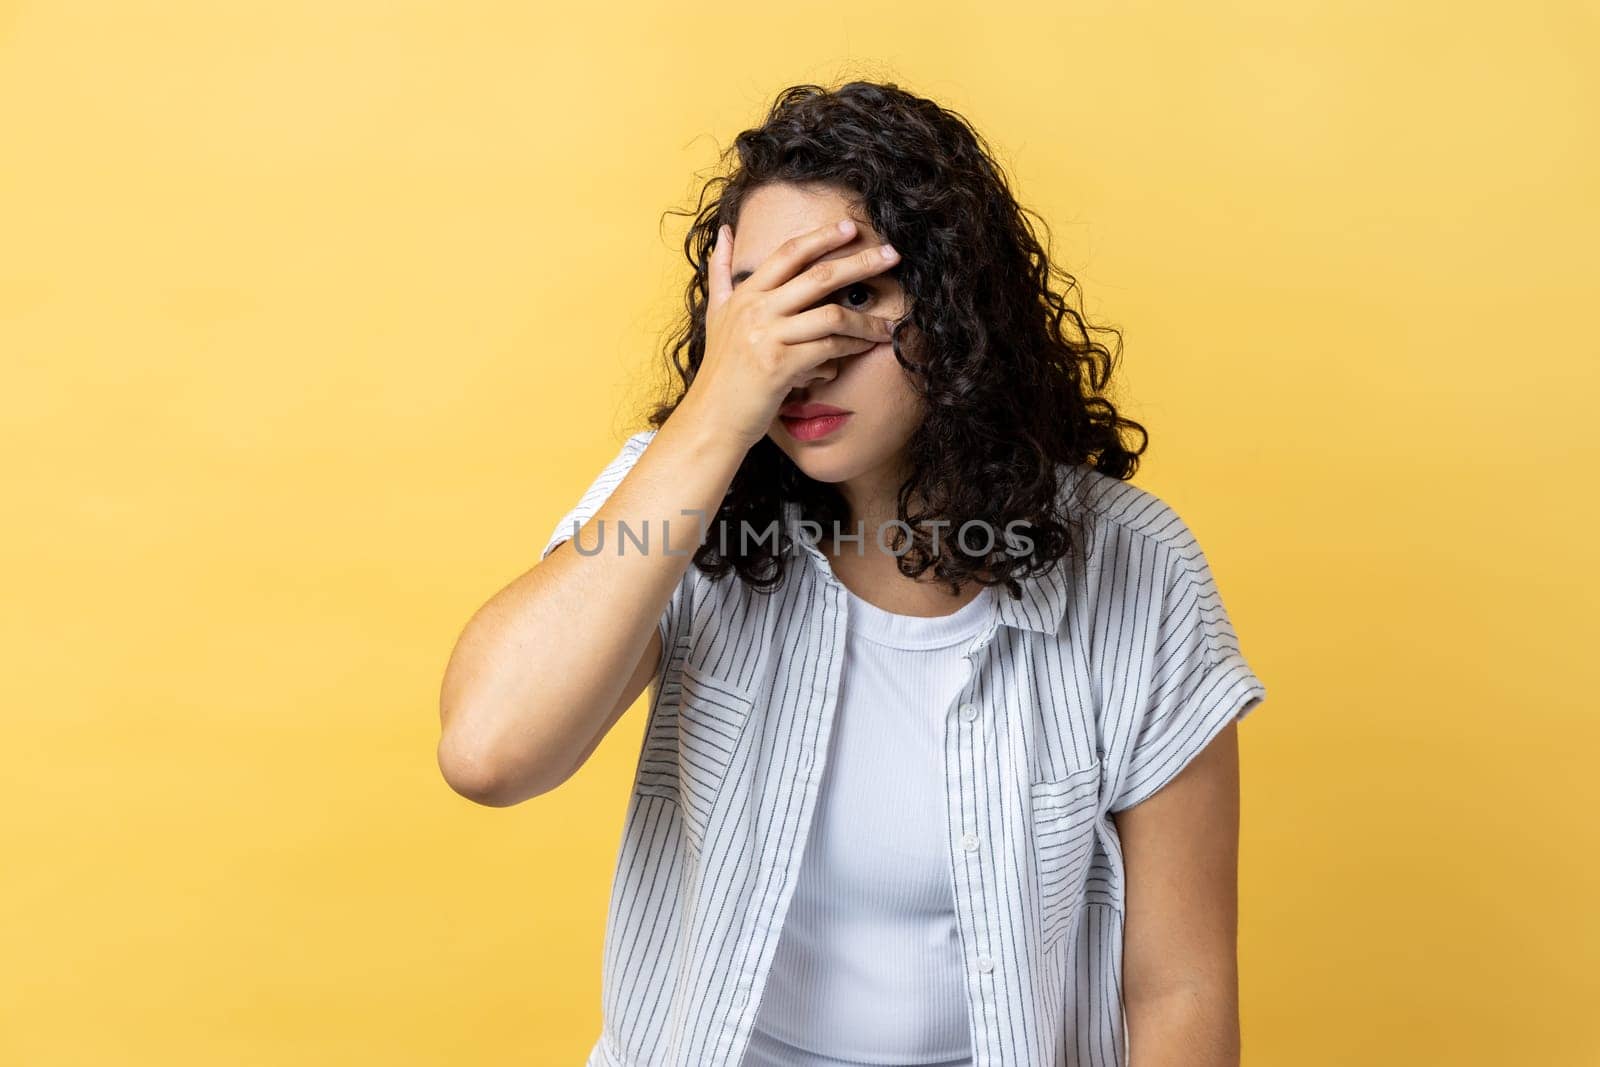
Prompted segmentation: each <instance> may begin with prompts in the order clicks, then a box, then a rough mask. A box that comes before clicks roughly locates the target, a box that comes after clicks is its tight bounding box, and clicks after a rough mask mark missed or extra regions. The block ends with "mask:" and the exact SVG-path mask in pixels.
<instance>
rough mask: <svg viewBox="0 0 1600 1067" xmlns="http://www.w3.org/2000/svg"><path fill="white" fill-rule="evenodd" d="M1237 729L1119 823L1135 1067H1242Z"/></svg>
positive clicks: (1119, 816) (1126, 986)
mask: <svg viewBox="0 0 1600 1067" xmlns="http://www.w3.org/2000/svg"><path fill="white" fill-rule="evenodd" d="M1238 734H1239V730H1238V726H1237V725H1236V724H1234V723H1229V724H1228V725H1227V726H1226V727H1224V728H1223V729H1222V731H1221V732H1220V733H1218V734H1217V736H1216V737H1215V738H1214V739H1213V740H1212V741H1211V742H1210V743H1209V744H1208V745H1207V746H1206V747H1205V748H1204V749H1202V750H1201V751H1200V752H1199V753H1198V754H1196V756H1195V757H1194V759H1193V760H1192V761H1191V762H1190V763H1189V765H1188V766H1186V767H1185V768H1184V769H1183V770H1182V771H1181V772H1179V773H1178V774H1177V775H1176V776H1175V777H1174V778H1173V779H1172V780H1171V781H1170V782H1168V783H1167V784H1166V785H1164V786H1162V787H1161V788H1160V789H1158V790H1157V791H1156V792H1155V793H1154V794H1152V795H1151V796H1150V797H1149V798H1148V799H1146V800H1144V801H1142V802H1140V803H1138V804H1135V805H1134V806H1133V807H1131V808H1127V809H1125V810H1123V811H1121V812H1118V813H1116V814H1114V815H1113V818H1114V819H1115V821H1116V826H1117V836H1118V837H1119V838H1120V840H1121V842H1122V854H1123V863H1124V864H1125V868H1126V874H1127V878H1128V898H1127V914H1126V916H1125V924H1124V929H1123V980H1122V989H1123V1010H1124V1012H1125V1013H1126V1014H1127V1017H1128V1062H1129V1064H1130V1067H1168V1065H1171V1067H1179V1065H1182V1067H1238V1064H1239V1055H1240V1051H1239V1045H1240V1038H1239V973H1238V951H1237V946H1238V864H1239V744H1238Z"/></svg>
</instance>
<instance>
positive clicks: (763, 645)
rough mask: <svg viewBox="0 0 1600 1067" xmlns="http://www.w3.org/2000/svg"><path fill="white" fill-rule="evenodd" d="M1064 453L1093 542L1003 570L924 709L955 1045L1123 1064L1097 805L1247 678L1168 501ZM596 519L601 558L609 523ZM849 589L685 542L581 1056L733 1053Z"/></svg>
mask: <svg viewBox="0 0 1600 1067" xmlns="http://www.w3.org/2000/svg"><path fill="white" fill-rule="evenodd" d="M653 437H654V431H651V430H646V431H642V432H640V433H636V434H634V435H633V436H631V437H629V438H628V440H627V441H626V442H625V443H624V444H623V446H622V449H621V451H620V452H619V453H618V455H617V456H616V458H615V459H613V460H612V461H611V462H610V463H609V464H607V466H606V467H605V469H604V470H602V471H601V472H600V474H599V476H598V477H597V478H596V479H595V480H594V482H593V483H592V484H591V485H590V486H589V488H588V489H587V490H586V491H585V492H584V494H583V496H582V497H581V498H580V500H579V501H578V503H577V505H576V506H575V507H574V508H573V509H572V510H571V511H569V512H568V513H567V514H566V515H565V516H563V517H562V519H561V521H560V522H559V523H558V524H557V526H556V529H555V530H554V532H553V533H552V535H551V537H550V540H549V543H548V544H547V545H546V546H545V548H544V551H543V553H542V554H541V558H543V557H544V556H547V555H549V553H550V552H551V551H552V550H553V549H554V548H555V547H556V546H557V545H559V544H560V543H561V542H562V541H564V540H567V539H569V538H571V537H572V536H573V535H574V533H575V532H576V531H577V530H578V528H579V527H580V526H581V525H582V524H583V523H584V522H586V521H587V520H588V519H589V517H590V516H592V515H593V514H594V513H595V512H596V511H597V510H598V509H599V508H600V506H601V504H602V503H603V502H604V501H605V499H606V497H607V496H609V495H610V493H611V492H612V490H614V489H615V488H616V486H617V485H618V484H619V483H620V482H621V481H622V479H623V477H624V476H625V475H626V474H627V472H628V470H629V469H630V468H631V467H632V466H633V464H634V462H635V461H636V460H637V459H638V457H639V455H640V454H641V453H642V452H643V451H644V449H645V448H646V447H647V446H648V444H649V443H650V440H651V439H652V438H653ZM1061 474H1062V479H1061V485H1062V494H1063V498H1064V499H1063V500H1062V503H1063V505H1064V506H1066V507H1068V508H1070V509H1071V510H1072V511H1073V512H1074V513H1075V514H1077V515H1079V516H1081V517H1082V518H1083V520H1084V523H1085V525H1086V529H1087V538H1086V541H1087V544H1086V545H1085V546H1084V547H1085V549H1086V553H1085V555H1084V556H1083V557H1080V556H1079V555H1077V554H1076V553H1075V554H1074V555H1072V556H1070V557H1068V558H1067V559H1065V560H1063V561H1061V563H1060V565H1058V566H1054V567H1051V568H1048V569H1047V570H1046V571H1045V572H1044V573H1042V574H1040V575H1036V576H1033V577H1030V578H1024V579H1020V580H1019V584H1020V585H1021V589H1022V597H1021V599H1013V598H1012V597H1011V596H1010V595H1009V594H1008V593H1006V592H1005V590H1004V589H997V590H996V592H998V593H999V594H1000V595H998V596H996V597H994V598H993V600H992V603H993V606H994V610H993V613H992V616H991V617H990V618H989V619H988V621H987V622H986V624H985V625H984V626H983V627H982V628H981V629H980V630H979V631H978V632H977V634H976V636H975V637H973V638H971V639H970V640H967V641H965V642H964V643H963V647H962V648H961V652H962V653H963V655H964V657H965V659H966V660H967V662H968V664H969V665H970V671H969V673H968V678H969V681H968V682H967V684H966V685H965V686H964V687H963V688H962V689H961V691H960V693H959V694H958V695H957V698H956V700H955V701H953V702H952V703H951V705H950V707H949V709H948V712H947V714H946V716H945V720H944V730H943V735H944V737H943V775H944V782H945V817H946V827H947V834H946V843H947V848H948V859H949V868H950V877H951V885H952V889H953V892H954V896H955V910H956V918H957V927H958V931H959V935H960V942H961V958H962V961H963V965H964V970H965V974H964V979H965V991H966V1009H967V1017H968V1024H969V1027H970V1033H971V1037H972V1056H973V1064H974V1067H1060V1065H1067V1067H1121V1065H1122V1064H1124V1063H1125V1062H1126V1056H1127V1053H1126V1047H1127V1038H1126V1023H1125V1019H1124V1017H1123V1010H1122V995H1121V977H1122V933H1123V917H1124V915H1125V906H1126V900H1127V886H1126V881H1125V877H1124V867H1123V860H1122V850H1121V846H1120V844H1119V842H1118V837H1117V831H1116V826H1115V823H1114V822H1113V821H1112V820H1111V818H1110V816H1111V814H1112V813H1114V812H1119V811H1122V810H1123V809H1125V808H1128V807H1131V806H1133V805H1134V804H1137V803H1139V802H1140V801H1142V800H1144V799H1145V798H1146V797H1148V796H1150V795H1151V794H1152V793H1154V792H1155V791H1156V790H1157V789H1159V788H1161V787H1162V786H1163V785H1165V784H1166V783H1167V782H1168V781H1170V780H1171V779H1172V778H1173V776H1174V775H1176V774H1177V773H1178V771H1179V770H1181V769H1182V768H1183V767H1184V766H1185V765H1186V764H1187V763H1188V762H1189V761H1190V760H1191V759H1192V758H1193V757H1194V756H1195V755H1197V754H1198V753H1199V752H1200V750H1201V749H1202V748H1204V747H1205V745H1206V744H1207V743H1208V742H1209V741H1210V740H1211V739H1212V738H1214V737H1215V736H1216V735H1217V733H1218V732H1220V731H1221V730H1222V729H1223V728H1224V727H1225V726H1227V725H1228V723H1230V722H1233V721H1235V720H1236V719H1238V718H1240V717H1242V716H1244V715H1245V714H1246V713H1248V712H1249V711H1251V710H1252V709H1254V708H1255V707H1256V706H1257V705H1258V704H1260V703H1261V701H1262V700H1263V699H1264V698H1265V696H1266V690H1265V688H1264V686H1263V685H1262V683H1261V681H1260V679H1259V678H1257V677H1256V675H1255V673H1254V672H1253V671H1252V670H1251V668H1250V666H1249V664H1248V663H1246V661H1245V659H1244V657H1243V656H1242V655H1241V653H1240V648H1239V641H1238V638H1237V636H1236V634H1235V633H1234V629H1233V626H1232V623H1231V622H1230V620H1229V617H1228V614H1227V611H1226V610H1225V609H1224V607H1223V604H1222V599H1221V596H1220V594H1219V592H1218V590H1217V586H1216V583H1215V581H1214V580H1213V577H1212V575H1211V571H1210V567H1209V566H1208V564H1207V562H1206V558H1205V555H1204V553H1203V552H1202V551H1201V549H1200V546H1199V544H1198V543H1197V541H1196V540H1195V538H1194V535H1193V534H1192V533H1191V532H1190V530H1189V528H1188V526H1187V525H1186V524H1185V523H1184V522H1183V520H1182V519H1181V518H1179V516H1178V514H1177V513H1176V512H1175V511H1174V510H1173V509H1172V507H1171V506H1169V505H1168V504H1166V503H1165V502H1164V501H1162V500H1161V499H1160V498H1159V497H1157V496H1156V495H1155V494H1153V493H1151V492H1149V491H1148V490H1145V489H1141V488H1139V487H1137V486H1134V485H1133V484H1131V483H1129V482H1125V481H1122V480H1120V479H1117V478H1113V477H1110V476H1109V475H1105V474H1102V473H1100V472H1098V471H1096V470H1094V469H1093V468H1092V467H1090V466H1088V465H1086V464H1077V465H1070V466H1063V467H1062V469H1061ZM799 520H800V515H799V509H798V505H796V504H794V503H790V504H787V505H786V506H785V509H784V522H785V528H786V529H787V531H788V533H789V537H790V539H791V542H792V543H791V545H790V549H789V550H790V551H791V552H793V553H801V552H805V553H810V554H811V555H812V556H813V559H814V561H817V562H821V563H824V564H826V557H824V556H823V555H822V554H821V552H820V550H819V549H818V548H817V547H816V546H815V545H814V544H812V543H811V542H810V541H809V540H808V539H807V537H806V536H805V533H804V532H803V530H802V529H801V527H800V526H799ZM659 521H660V520H656V519H652V521H651V525H652V526H659ZM680 521H681V522H683V523H684V524H685V525H692V521H691V520H689V519H686V518H683V519H680ZM637 532H638V531H635V533H637ZM762 532H764V531H762ZM659 533H660V531H659V529H657V530H654V531H652V532H651V537H652V540H659V538H658V535H659ZM605 537H606V541H605V547H604V549H603V550H604V551H605V552H607V553H615V552H616V551H617V550H618V546H619V539H618V537H617V536H616V531H615V530H610V529H608V530H606V531H605ZM595 540H596V535H595V534H594V533H586V534H585V537H584V538H583V540H582V541H580V544H581V545H583V546H584V550H585V551H590V552H592V551H593V546H594V543H595ZM623 550H624V551H629V550H632V551H638V550H639V549H638V548H637V547H636V546H635V545H632V544H629V545H627V546H626V547H625V548H624V549H623ZM792 562H799V561H798V560H796V561H792ZM848 592H849V591H848V590H847V589H846V588H845V587H844V586H843V585H842V584H841V583H840V582H839V581H838V580H837V578H835V577H834V576H833V574H832V568H831V567H829V566H826V565H824V566H816V567H807V566H791V567H790V568H789V570H788V575H787V577H786V580H785V582H784V584H783V585H782V586H781V587H780V588H779V589H778V590H776V591H775V592H771V593H761V592H759V591H755V590H752V589H751V588H750V587H749V586H747V585H745V584H744V583H743V582H741V581H739V580H738V578H737V576H736V575H733V574H730V575H728V576H727V577H726V578H724V579H723V580H721V581H713V580H711V579H709V578H708V577H707V576H705V575H704V574H702V573H701V572H700V571H699V570H698V569H697V568H696V567H694V566H693V565H691V566H689V568H688V569H687V571H686V573H685V575H684V578H683V580H682V581H681V582H680V583H679V584H678V586H677V588H676V589H675V590H674V591H673V593H672V596H671V598H670V599H669V601H668V603H667V607H666V610H665V611H664V612H663V613H662V616H661V619H660V621H659V623H658V628H659V630H660V634H661V638H662V648H663V650H664V654H663V656H662V663H661V667H660V669H659V671H658V672H657V674H656V676H655V678H654V680H653V681H652V683H651V686H650V700H649V707H650V710H649V717H648V719H647V720H646V723H645V730H644V739H643V744H642V746H641V749H640V753H639V761H638V767H637V770H636V772H635V775H634V779H633V784H632V792H631V793H630V795H629V798H628V803H627V809H626V813H625V815H624V819H623V828H622V841H621V845H620V848H619V852H618V856H617V862H616V868H615V872H614V876H613V880H612V890H611V900H610V906H609V912H608V916H607V925H606V937H605V946H604V952H603V957H602V982H601V1011H602V1016H603V1022H602V1027H601V1032H600V1035H599V1038H598V1040H597V1041H596V1042H595V1044H594V1046H593V1048H592V1050H591V1051H590V1053H589V1056H588V1059H587V1061H586V1067H647V1065H648V1067H739V1064H740V1062H741V1060H742V1058H743V1055H744V1051H745V1048H746V1046H747V1045H748V1043H749V1039H750V1032H751V1028H752V1023H753V1021H754V1019H755V1017H756V1013H757V1008H758V1007H759V1004H760V999H761V995H762V992H763V989H764V983H765V979H766V976H767V975H768V973H769V971H770V968H771V964H772V959H773V955H774V950H775V949H776V946H777V944H778V941H779V936H780V934H781V932H782V929H783V920H784V916H785V913H786V910H787V908H788V905H789V901H790V898H791V896H792V895H793V891H794V888H795V884H796V875H797V873H798V869H799V865H800V859H801V855H802V848H803V846H804V843H805V841H806V839H807V835H808V832H809V830H810V827H811V819H812V813H813V811H814V809H815V806H816V799H817V793H818V786H819V781H820V778H821V774H822V756H823V754H824V753H826V752H827V749H828V740H829V736H830V732H831V730H832V727H833V723H834V718H835V711H836V708H837V703H838V699H837V697H838V693H839V682H840V671H841V668H842V665H843V662H844V650H845V637H846V628H845V619H846V613H847V610H848V607H849V604H848Z"/></svg>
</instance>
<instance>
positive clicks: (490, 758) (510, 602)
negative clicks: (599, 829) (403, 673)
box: [439, 408, 743, 806]
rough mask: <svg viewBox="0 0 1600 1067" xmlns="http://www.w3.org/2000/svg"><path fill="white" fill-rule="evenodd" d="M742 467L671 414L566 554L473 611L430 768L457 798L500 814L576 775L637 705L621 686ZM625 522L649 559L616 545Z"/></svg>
mask: <svg viewBox="0 0 1600 1067" xmlns="http://www.w3.org/2000/svg"><path fill="white" fill-rule="evenodd" d="M680 415H681V416H683V417H682V418H680V417H679V416H680ZM742 459H743V451H742V450H740V449H739V448H738V447H737V445H736V444H735V443H733V442H730V441H728V440H727V439H726V438H725V436H724V435H721V434H719V433H717V432H715V430H714V429H711V428H710V427H709V425H708V424H707V423H703V422H701V421H699V420H697V419H695V418H694V417H693V413H692V411H688V412H686V411H685V410H684V409H682V408H680V410H679V411H678V412H677V413H675V414H674V415H673V417H672V418H671V419H669V420H668V421H667V423H666V424H665V425H663V426H662V427H661V429H660V430H659V431H657V433H656V435H655V437H654V438H653V439H652V440H651V442H650V445H649V446H648V447H647V448H646V449H645V450H644V452H643V453H642V454H641V455H640V456H639V458H638V460H637V461H636V462H635V464H634V466H633V467H632V469H630V470H629V471H628V473H627V474H626V475H625V476H624V478H623V479H622V481H621V482H620V483H619V484H618V485H617V486H616V488H615V489H613V490H612V492H611V494H610V496H609V497H607V498H606V500H605V502H604V503H603V504H602V505H601V506H600V508H599V509H598V510H597V511H596V512H595V514H594V515H593V516H592V517H591V518H590V519H589V521H588V522H587V523H585V525H584V527H583V529H582V530H581V531H580V532H579V534H578V535H577V538H576V541H575V542H574V543H573V544H569V545H566V546H563V547H561V548H559V549H558V550H556V551H555V552H552V553H551V554H550V555H549V556H548V557H546V558H545V559H544V560H543V561H541V562H539V563H537V564H535V565H534V566H533V567H532V568H531V569H529V570H528V571H526V572H525V573H523V574H522V575H521V576H520V577H518V578H517V579H516V580H514V581H513V582H511V583H510V584H509V585H507V586H506V587H505V588H504V589H502V590H500V591H499V592H498V593H496V594H495V595H494V596H493V597H492V598H491V599H490V600H489V601H488V602H487V603H485V604H484V605H483V606H482V607H481V608H479V609H478V611H477V612H476V613H475V614H474V615H473V616H472V618H471V620H470V621H469V622H468V623H467V625H466V627H465V628H464V630H463V631H462V634H461V636H460V639H459V640H458V642H457V644H456V647H455V649H454V651H453V652H452V654H451V657H450V662H449V664H448V666H447V668H446V670H445V676H444V681H443V685H442V689H441V694H440V717H441V726H442V732H441V739H440V744H439V762H440V767H441V769H442V770H443V772H444V774H445V776H446V778H447V779H448V780H449V781H450V783H451V785H452V787H454V788H456V789H457V790H458V791H459V792H462V793H464V794H466V795H469V796H473V797H474V798H475V799H482V800H483V802H485V803H493V804H495V805H497V806H504V805H507V804H512V803H517V802H519V801H521V800H524V799H526V798H528V797H530V796H534V795H536V794H538V793H542V792H545V791H547V790H549V789H552V788H554V787H555V786H556V785H559V784H560V782H561V781H563V780H564V779H565V778H566V777H567V776H569V775H570V774H571V773H572V772H573V771H574V770H576V768H577V764H578V761H579V760H580V759H581V757H582V754H583V753H584V752H585V750H592V747H593V746H592V744H591V742H592V741H593V740H594V738H595V735H596V733H597V731H599V730H600V729H601V728H602V726H603V725H604V724H605V722H606V721H607V719H609V718H612V717H613V716H612V713H613V711H614V709H616V707H617V705H618V703H619V701H621V700H623V699H626V700H627V701H628V702H629V703H631V702H632V699H633V698H634V697H636V696H637V695H638V691H637V690H635V691H633V692H627V691H626V690H627V687H628V685H629V682H630V679H631V678H633V677H635V676H636V675H637V673H638V668H639V665H640V659H641V657H642V656H643V654H644V653H645V651H646V649H647V648H649V647H650V645H651V638H652V635H653V633H654V631H655V627H656V623H657V621H658V620H659V619H660V617H661V613H662V612H663V611H664V610H665V609H666V606H667V603H668V602H669V600H670V598H671V596H672V592H673V590H674V589H675V588H676V587H677V585H678V582H679V581H680V579H681V578H682V577H683V575H684V573H685V571H686V570H687V568H688V566H689V565H690V559H689V557H690V555H691V554H692V552H693V550H694V549H695V548H696V547H698V545H699V535H700V533H701V529H702V525H703V524H704V523H706V522H708V521H709V518H710V517H711V516H712V515H714V514H715V513H716V510H717V508H718V507H719V506H720V504H721V501H722V499H723V496H724V495H725V494H726V492H727V489H728V486H729V484H730V483H731V481H732V479H733V475H734V473H735V471H736V470H737V469H738V466H739V463H740V462H741V461H742ZM683 509H690V510H691V511H698V512H700V514H699V515H698V516H696V515H693V514H691V515H683V514H681V512H682V510H683ZM602 523H603V524H604V525H603V532H604V543H603V547H602V549H601V551H599V552H598V553H594V554H590V555H583V554H581V553H579V552H577V551H576V550H575V547H576V545H577V544H582V545H584V546H586V550H587V547H588V546H593V545H594V544H595V543H596V542H597V541H598V540H599V538H600V533H601V530H602V526H601V524H602ZM666 523H670V530H671V544H670V547H671V550H672V551H671V553H668V552H667V551H665V549H664V546H663V534H664V532H665V531H666V530H667V529H668V527H667V525H666ZM621 524H626V525H627V526H628V527H629V528H630V530H631V531H632V532H633V534H634V535H635V536H636V537H639V538H640V539H641V540H642V539H643V537H644V535H645V533H646V531H647V532H648V537H649V540H648V542H647V544H648V546H649V548H648V551H641V550H640V548H639V546H638V545H637V544H636V543H634V542H632V541H628V542H627V543H626V544H623V543H622V539H621V538H620V537H619V536H618V535H619V526H620V525H621ZM619 549H620V551H619Z"/></svg>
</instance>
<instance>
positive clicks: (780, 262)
mask: <svg viewBox="0 0 1600 1067" xmlns="http://www.w3.org/2000/svg"><path fill="white" fill-rule="evenodd" d="M855 237H856V223H855V220H854V219H840V220H839V221H838V222H836V223H829V224H828V225H826V226H818V227H817V228H816V229H814V230H807V231H806V232H805V233H802V234H796V235H795V236H793V237H791V238H789V239H788V240H787V241H785V242H783V244H781V245H779V246H778V247H777V248H776V249H774V250H773V252H772V254H771V255H769V256H768V257H767V258H766V259H765V260H764V261H762V263H761V265H760V266H758V267H756V269H755V270H754V271H752V272H751V274H750V278H749V280H748V281H745V282H742V283H741V285H748V286H750V288H752V289H754V290H757V291H758V292H765V291H766V290H769V289H776V288H778V287H779V286H780V285H782V284H784V283H785V282H787V281H788V280H789V279H790V278H793V277H794V276H795V275H796V274H798V273H799V272H800V271H802V270H804V269H805V267H806V265H807V264H808V263H811V262H812V261H814V260H815V259H816V258H817V257H818V256H820V255H822V254H823V253H824V252H827V251H828V250H830V249H833V248H838V247H839V246H840V245H847V244H849V243H850V242H851V241H853V240H855ZM824 295H826V294H824ZM811 303H816V300H815V299H813V300H812V301H811ZM799 306H801V307H804V306H805V305H804V304H801V305H799Z"/></svg>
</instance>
